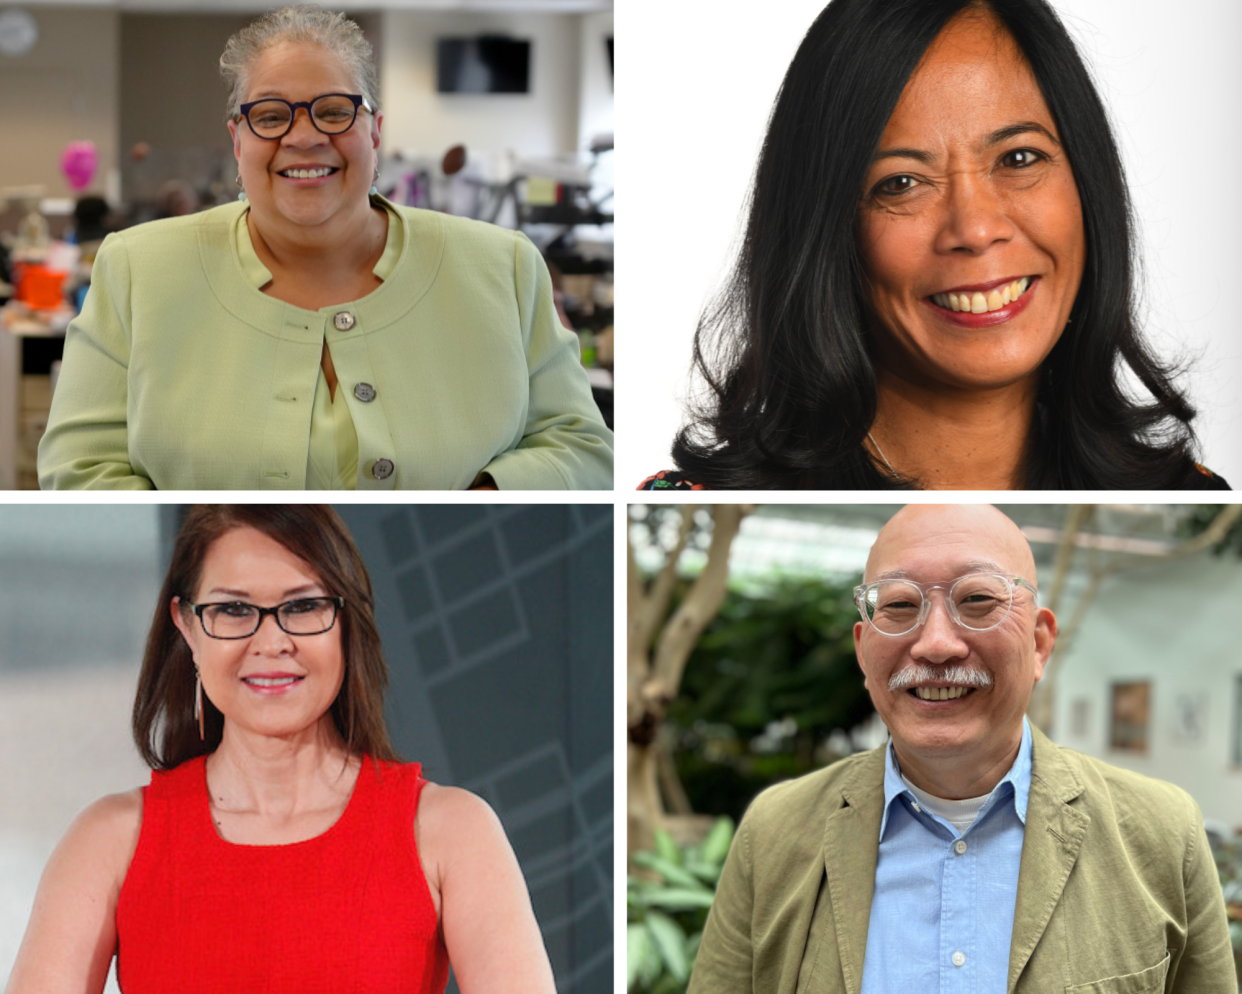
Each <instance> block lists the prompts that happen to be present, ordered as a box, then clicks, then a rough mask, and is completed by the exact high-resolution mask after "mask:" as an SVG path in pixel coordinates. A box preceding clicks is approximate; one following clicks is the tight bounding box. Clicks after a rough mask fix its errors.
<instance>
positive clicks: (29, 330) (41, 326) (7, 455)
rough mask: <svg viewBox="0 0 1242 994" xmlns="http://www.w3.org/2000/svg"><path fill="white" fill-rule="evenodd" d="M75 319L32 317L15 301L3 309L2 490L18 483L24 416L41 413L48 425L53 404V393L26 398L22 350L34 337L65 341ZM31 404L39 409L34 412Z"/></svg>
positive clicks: (61, 314)
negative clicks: (48, 415) (48, 406)
mask: <svg viewBox="0 0 1242 994" xmlns="http://www.w3.org/2000/svg"><path fill="white" fill-rule="evenodd" d="M73 317H74V312H73V311H72V310H69V309H65V310H61V311H51V312H47V311H44V312H39V313H37V314H32V313H31V312H30V311H28V310H27V309H26V308H25V307H22V306H21V305H20V304H15V303H13V302H9V303H8V304H5V305H4V307H0V490H15V489H17V487H18V484H19V480H18V468H19V465H20V459H19V455H20V452H21V437H22V431H23V428H24V425H23V420H24V417H23V415H25V419H29V418H30V417H31V416H32V414H34V415H37V414H38V413H39V412H41V413H42V415H43V418H44V421H45V422H46V418H47V410H46V409H45V407H46V405H47V404H50V402H51V394H50V392H48V394H47V396H46V398H43V397H36V398H29V397H27V393H28V391H27V390H25V389H23V378H22V351H23V347H24V345H25V343H26V342H27V341H28V340H30V339H34V338H63V337H64V335H65V329H66V328H67V327H68V326H69V322H70V321H71V320H73ZM32 380H33V378H32ZM33 385H34V384H33V383H28V384H26V386H28V387H29V386H33ZM24 401H25V403H24ZM32 401H33V408H35V409H36V410H32V403H31V402H32Z"/></svg>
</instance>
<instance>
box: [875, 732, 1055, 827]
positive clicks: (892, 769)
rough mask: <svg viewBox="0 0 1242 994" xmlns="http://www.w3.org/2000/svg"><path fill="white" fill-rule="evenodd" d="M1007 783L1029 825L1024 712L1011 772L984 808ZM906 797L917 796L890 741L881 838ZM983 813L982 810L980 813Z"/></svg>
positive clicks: (1028, 745)
mask: <svg viewBox="0 0 1242 994" xmlns="http://www.w3.org/2000/svg"><path fill="white" fill-rule="evenodd" d="M1005 784H1009V785H1010V786H1011V787H1012V789H1013V806H1014V811H1015V812H1016V813H1017V815H1018V819H1019V820H1020V821H1021V822H1022V824H1023V825H1025V824H1026V804H1027V800H1028V799H1029V798H1030V794H1031V723H1030V722H1029V721H1028V720H1027V719H1026V716H1025V715H1024V716H1023V718H1022V744H1021V745H1020V746H1018V756H1017V758H1016V759H1015V760H1014V761H1013V765H1012V766H1011V767H1009V772H1008V773H1006V774H1005V775H1004V776H1003V777H1001V780H1000V782H999V783H998V784H997V785H996V786H995V787H994V788H993V789H992V793H991V794H989V795H988V799H987V801H985V802H984V806H983V808H984V810H989V809H990V808H991V807H992V806H993V804H994V802H995V799H996V798H997V797H998V795H999V793H1000V792H1001V791H1002V790H1003V788H1004V786H1005ZM902 796H904V797H905V798H906V799H907V800H908V801H910V802H911V803H914V800H915V798H914V795H913V794H911V793H910V791H909V790H908V789H907V788H906V785H905V782H904V781H903V780H902V779H901V770H900V769H899V768H898V766H897V751H896V749H895V748H894V746H893V740H892V738H890V739H889V740H888V746H887V747H886V748H885V750H884V817H883V818H882V819H880V839H881V840H883V838H884V830H885V828H886V827H887V826H888V813H889V811H891V810H892V805H893V802H894V801H895V800H897V798H899V797H902ZM980 813H982V811H981V812H980Z"/></svg>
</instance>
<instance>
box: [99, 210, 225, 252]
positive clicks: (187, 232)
mask: <svg viewBox="0 0 1242 994" xmlns="http://www.w3.org/2000/svg"><path fill="white" fill-rule="evenodd" d="M245 209H246V206H245V204H242V203H240V202H238V203H231V204H224V205H223V206H220V207H210V208H208V209H207V210H205V211H199V212H198V213H196V214H185V215H183V216H181V217H164V218H159V219H158V220H155V221H144V222H143V223H142V224H135V225H133V226H132V227H129V228H122V229H121V230H120V231H118V232H115V233H114V234H111V235H109V236H108V237H107V238H106V239H104V242H105V244H107V243H108V242H112V241H123V242H125V244H126V245H127V246H129V247H134V246H139V247H143V246H148V245H151V246H164V245H171V244H176V243H178V242H182V241H185V242H190V243H193V242H196V241H197V239H198V232H199V230H200V229H202V228H204V227H207V228H221V229H225V230H227V229H229V228H231V227H232V225H233V222H234V221H236V220H237V216H238V215H239V214H240V213H241V212H242V211H244V210H245Z"/></svg>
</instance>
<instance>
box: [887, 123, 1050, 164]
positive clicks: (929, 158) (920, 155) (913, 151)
mask: <svg viewBox="0 0 1242 994" xmlns="http://www.w3.org/2000/svg"><path fill="white" fill-rule="evenodd" d="M1032 133H1033V134H1037V135H1043V136H1044V137H1045V138H1047V139H1048V140H1049V141H1050V142H1052V144H1054V145H1055V146H1056V147H1057V148H1060V147H1061V143H1060V142H1059V141H1057V140H1056V138H1055V137H1053V134H1052V132H1051V131H1049V130H1048V129H1047V128H1045V127H1044V126H1043V125H1042V124H1039V123H1037V122H1035V121H1018V122H1017V123H1016V124H1007V125H1005V126H1004V127H1003V128H997V129H996V130H995V131H993V132H992V133H991V134H990V135H988V136H987V137H986V138H984V139H983V144H982V146H981V147H982V148H985V149H986V148H993V147H995V146H997V145H999V144H1000V143H1001V142H1007V141H1009V139H1010V138H1017V137H1018V135H1027V134H1032ZM881 159H914V160H915V161H916V162H921V163H923V164H924V165H931V164H932V163H933V162H935V161H936V157H935V156H934V155H933V154H932V153H931V152H926V151H924V150H923V149H920V148H881V149H878V150H877V151H876V153H875V156H874V157H873V158H872V160H871V161H872V162H879V161H880V160H881Z"/></svg>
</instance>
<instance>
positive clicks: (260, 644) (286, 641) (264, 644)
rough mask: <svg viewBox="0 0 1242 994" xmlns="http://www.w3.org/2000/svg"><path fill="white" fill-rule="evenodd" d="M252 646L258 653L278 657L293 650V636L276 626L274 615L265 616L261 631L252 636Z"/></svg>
mask: <svg viewBox="0 0 1242 994" xmlns="http://www.w3.org/2000/svg"><path fill="white" fill-rule="evenodd" d="M250 644H251V645H252V646H253V647H254V648H255V650H256V651H258V652H261V653H264V654H269V655H278V654H282V653H285V652H288V651H290V650H292V648H293V636H292V635H290V634H289V633H288V632H286V631H285V630H284V629H283V628H281V627H280V625H278V624H276V616H275V615H274V614H271V615H265V616H264V617H263V620H262V621H260V622H259V630H258V631H257V632H255V633H254V634H253V635H251V636H250Z"/></svg>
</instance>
